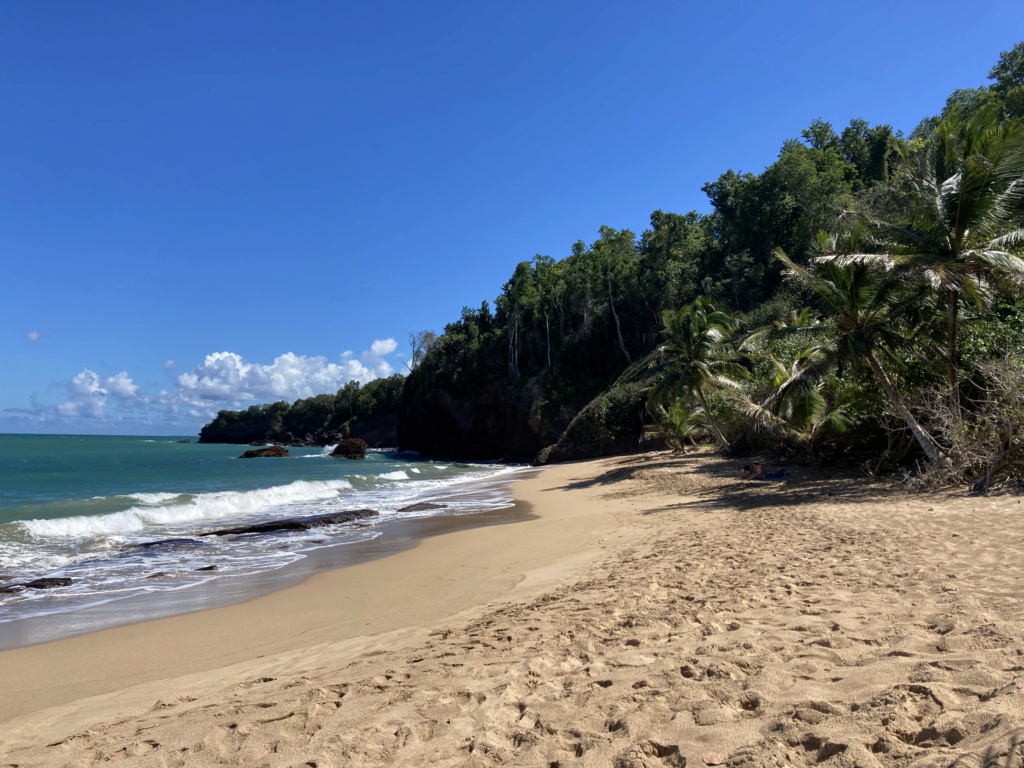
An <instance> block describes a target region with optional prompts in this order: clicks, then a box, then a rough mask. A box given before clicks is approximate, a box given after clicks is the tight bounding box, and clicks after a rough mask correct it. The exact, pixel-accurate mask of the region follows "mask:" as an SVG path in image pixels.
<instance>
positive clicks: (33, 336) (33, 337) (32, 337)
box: [25, 331, 43, 341]
mask: <svg viewBox="0 0 1024 768" xmlns="http://www.w3.org/2000/svg"><path fill="white" fill-rule="evenodd" d="M25 338H26V339H28V340H29V341H39V340H40V339H41V338H43V332H42V331H29V332H28V333H26V334H25Z"/></svg>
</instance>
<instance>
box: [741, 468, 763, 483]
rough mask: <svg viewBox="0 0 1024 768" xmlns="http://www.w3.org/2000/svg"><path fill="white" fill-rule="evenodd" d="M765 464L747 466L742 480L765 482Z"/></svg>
mask: <svg viewBox="0 0 1024 768" xmlns="http://www.w3.org/2000/svg"><path fill="white" fill-rule="evenodd" d="M764 478H765V473H764V464H754V465H753V466H751V465H750V464H747V465H746V466H745V467H744V468H743V474H742V475H740V479H741V480H764Z"/></svg>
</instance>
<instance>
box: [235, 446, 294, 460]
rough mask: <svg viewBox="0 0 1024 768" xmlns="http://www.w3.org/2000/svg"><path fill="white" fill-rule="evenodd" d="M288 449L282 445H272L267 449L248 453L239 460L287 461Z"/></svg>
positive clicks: (258, 449) (257, 449) (256, 449)
mask: <svg viewBox="0 0 1024 768" xmlns="http://www.w3.org/2000/svg"><path fill="white" fill-rule="evenodd" d="M288 455H289V454H288V449H287V448H284V447H283V446H280V445H271V446H268V447H266V448H255V449H253V450H251V451H246V452H245V453H243V454H242V455H241V456H239V457H238V458H240V459H276V458H281V459H286V458H288Z"/></svg>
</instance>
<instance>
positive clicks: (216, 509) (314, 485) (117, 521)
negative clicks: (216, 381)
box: [19, 480, 352, 538]
mask: <svg viewBox="0 0 1024 768" xmlns="http://www.w3.org/2000/svg"><path fill="white" fill-rule="evenodd" d="M351 487H352V484H351V483H349V482H348V481H347V480H328V481H311V480H299V481H296V482H294V483H290V484H288V485H278V486H274V487H271V488H259V489H257V490H253V491H221V492H217V493H203V494H199V495H197V496H194V497H193V498H192V501H191V502H190V503H189V504H174V505H165V506H148V507H132V508H131V509H126V510H124V511H122V512H113V513H111V514H107V515H92V516H88V515H79V516H75V517H58V518H51V519H46V520H23V521H21V523H19V524H20V525H21V526H22V527H23V528H24V529H25V530H26V531H27V532H28V533H30V534H31V535H33V536H37V537H46V538H82V537H87V536H115V535H118V534H126V533H138V532H140V531H143V530H145V529H146V528H148V527H152V526H172V525H180V524H184V523H197V522H202V521H204V520H219V519H223V518H226V517H237V516H245V515H252V514H258V513H260V512H263V511H266V510H268V509H271V508H273V507H283V506H287V505H291V504H302V503H310V502H314V501H319V500H322V499H328V498H331V497H333V496H335V495H337V493H338V491H340V490H344V489H347V488H351Z"/></svg>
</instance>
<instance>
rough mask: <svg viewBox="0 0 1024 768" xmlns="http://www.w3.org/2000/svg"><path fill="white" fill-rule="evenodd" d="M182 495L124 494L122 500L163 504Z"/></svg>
mask: <svg viewBox="0 0 1024 768" xmlns="http://www.w3.org/2000/svg"><path fill="white" fill-rule="evenodd" d="M183 495H184V494H181V493H126V494H125V495H124V496H123V497H122V498H125V499H135V501H141V502H142V503H143V504H163V503H164V502H167V501H172V500H173V499H177V498H178V497H179V496H183Z"/></svg>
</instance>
